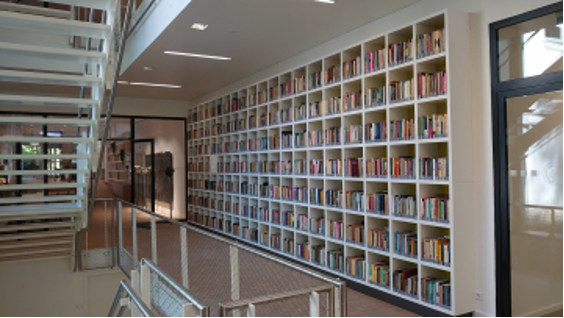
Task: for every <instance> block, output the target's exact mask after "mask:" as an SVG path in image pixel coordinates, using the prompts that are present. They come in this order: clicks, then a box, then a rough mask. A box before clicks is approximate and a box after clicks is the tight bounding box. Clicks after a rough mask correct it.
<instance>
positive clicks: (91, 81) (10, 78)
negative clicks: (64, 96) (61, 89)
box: [0, 70, 103, 86]
mask: <svg viewBox="0 0 564 318" xmlns="http://www.w3.org/2000/svg"><path fill="white" fill-rule="evenodd" d="M0 81H4V82H25V83H36V84H50V85H66V86H83V85H90V86H95V85H101V84H103V81H102V79H101V78H99V77H95V76H82V75H68V74H58V73H46V72H29V71H13V70H0Z"/></svg>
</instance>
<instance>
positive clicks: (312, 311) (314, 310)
mask: <svg viewBox="0 0 564 318" xmlns="http://www.w3.org/2000/svg"><path fill="white" fill-rule="evenodd" d="M309 316H310V317H319V293H317V292H311V295H310V296H309Z"/></svg>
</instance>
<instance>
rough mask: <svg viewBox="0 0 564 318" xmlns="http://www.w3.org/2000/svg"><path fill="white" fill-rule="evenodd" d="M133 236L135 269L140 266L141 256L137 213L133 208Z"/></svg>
mask: <svg viewBox="0 0 564 318" xmlns="http://www.w3.org/2000/svg"><path fill="white" fill-rule="evenodd" d="M131 236H132V240H133V267H137V264H139V254H138V251H137V212H136V211H135V208H133V207H132V208H131Z"/></svg>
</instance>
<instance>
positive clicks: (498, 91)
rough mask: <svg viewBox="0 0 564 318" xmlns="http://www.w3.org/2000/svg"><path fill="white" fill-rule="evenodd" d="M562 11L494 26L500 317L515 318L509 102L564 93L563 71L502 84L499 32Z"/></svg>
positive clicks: (542, 11)
mask: <svg viewBox="0 0 564 318" xmlns="http://www.w3.org/2000/svg"><path fill="white" fill-rule="evenodd" d="M558 11H562V2H557V3H554V4H551V5H548V6H545V7H542V8H539V9H535V10H532V11H529V12H526V13H523V14H520V15H517V16H514V17H511V18H508V19H505V20H501V21H498V22H495V23H492V24H490V30H489V31H490V63H491V64H490V67H491V68H490V76H491V93H492V96H491V98H492V100H491V102H492V134H493V136H492V142H493V168H494V200H495V211H494V213H495V249H496V253H495V254H496V259H495V261H496V315H497V316H511V258H510V256H511V255H510V251H511V250H510V243H511V242H510V229H509V225H510V223H509V222H510V220H509V212H510V211H509V179H508V172H507V135H506V124H507V123H506V111H507V104H506V100H507V99H508V98H512V97H518V96H524V95H534V94H540V93H544V92H550V91H555V90H562V72H555V73H550V74H543V75H538V76H533V77H527V78H520V79H515V80H509V81H504V82H500V81H499V73H498V69H497V67H498V65H499V60H498V54H499V51H498V46H497V42H498V30H499V29H502V28H505V27H508V26H511V25H514V24H518V23H522V22H525V21H527V20H531V19H535V18H538V17H541V16H544V15H547V14H550V13H554V12H558Z"/></svg>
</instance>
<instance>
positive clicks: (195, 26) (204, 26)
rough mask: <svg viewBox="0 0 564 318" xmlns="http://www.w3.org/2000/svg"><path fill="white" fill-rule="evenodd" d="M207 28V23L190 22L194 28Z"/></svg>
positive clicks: (201, 29)
mask: <svg viewBox="0 0 564 318" xmlns="http://www.w3.org/2000/svg"><path fill="white" fill-rule="evenodd" d="M207 28H208V25H207V24H203V23H194V24H192V29H194V30H199V31H204V30H205V29H207Z"/></svg>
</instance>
